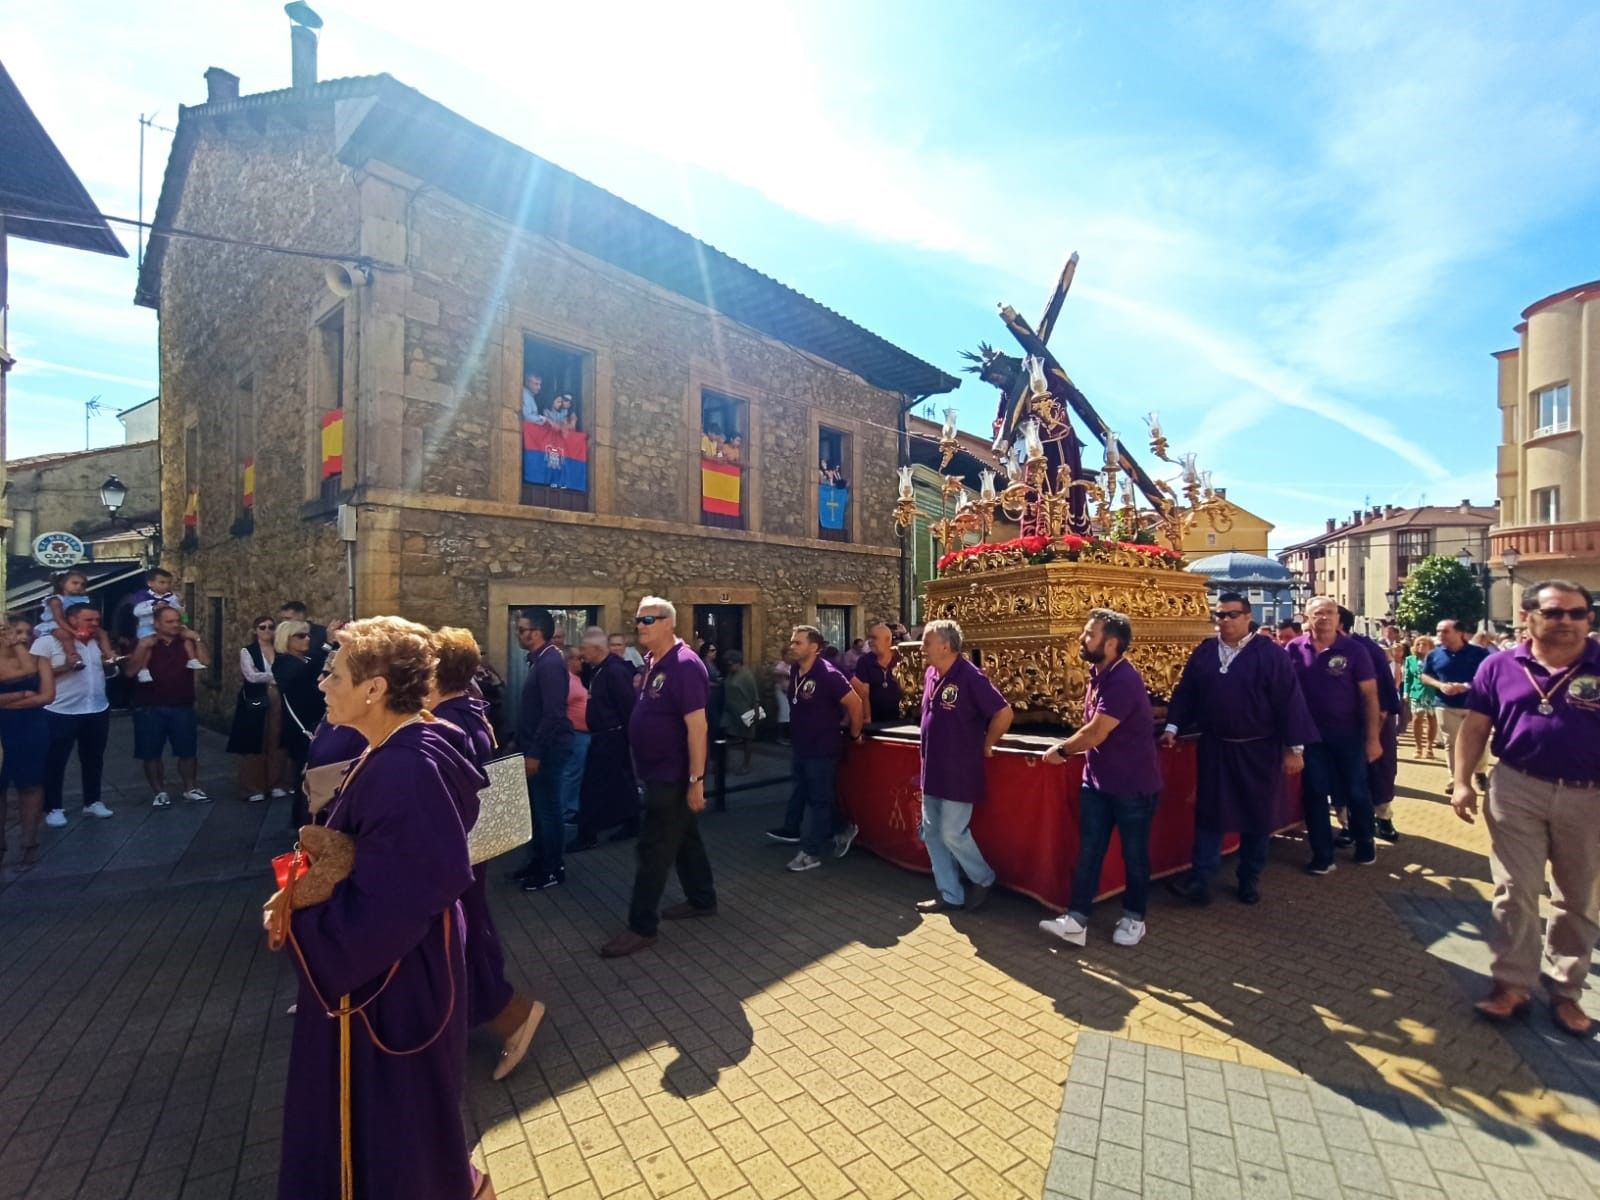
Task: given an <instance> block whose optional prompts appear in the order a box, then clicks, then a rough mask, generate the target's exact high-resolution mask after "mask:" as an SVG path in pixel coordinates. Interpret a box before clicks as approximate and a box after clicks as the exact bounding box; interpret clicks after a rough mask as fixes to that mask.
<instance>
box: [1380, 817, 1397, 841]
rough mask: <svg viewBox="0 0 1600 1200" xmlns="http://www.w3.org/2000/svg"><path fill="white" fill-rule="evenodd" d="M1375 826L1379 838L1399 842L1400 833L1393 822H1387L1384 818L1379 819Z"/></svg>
mask: <svg viewBox="0 0 1600 1200" xmlns="http://www.w3.org/2000/svg"><path fill="white" fill-rule="evenodd" d="M1374 825H1375V826H1376V828H1377V831H1378V836H1379V837H1381V838H1382V839H1383V840H1384V841H1386V842H1398V841H1399V840H1400V831H1399V830H1398V829H1396V828H1395V827H1394V822H1393V821H1389V820H1385V819H1384V818H1382V817H1379V818H1378V820H1377V821H1375V822H1374Z"/></svg>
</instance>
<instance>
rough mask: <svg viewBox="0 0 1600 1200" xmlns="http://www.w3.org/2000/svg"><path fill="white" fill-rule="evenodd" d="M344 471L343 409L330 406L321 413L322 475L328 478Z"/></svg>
mask: <svg viewBox="0 0 1600 1200" xmlns="http://www.w3.org/2000/svg"><path fill="white" fill-rule="evenodd" d="M343 471H344V409H342V408H332V409H329V410H328V411H327V412H325V413H323V414H322V477H323V478H324V479H330V478H332V477H333V476H335V475H338V474H341V473H342V472H343Z"/></svg>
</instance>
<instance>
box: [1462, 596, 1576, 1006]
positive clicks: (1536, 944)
mask: <svg viewBox="0 0 1600 1200" xmlns="http://www.w3.org/2000/svg"><path fill="white" fill-rule="evenodd" d="M1593 608H1594V597H1593V596H1591V595H1590V594H1589V591H1588V589H1587V588H1585V587H1583V586H1581V585H1579V584H1576V583H1572V582H1569V581H1568V580H1564V579H1547V580H1545V581H1543V582H1542V583H1536V584H1534V585H1533V586H1532V587H1530V588H1528V589H1527V590H1526V591H1524V592H1523V593H1522V612H1523V616H1524V617H1525V619H1526V621H1527V627H1528V637H1529V640H1528V641H1525V642H1522V643H1521V644H1520V645H1518V646H1517V647H1516V648H1515V649H1513V650H1503V651H1501V652H1500V653H1498V654H1492V655H1490V656H1489V658H1488V660H1487V661H1486V662H1485V663H1484V664H1483V666H1482V667H1481V668H1479V670H1478V673H1477V675H1476V677H1475V678H1474V679H1473V681H1472V687H1471V690H1470V691H1468V692H1467V696H1466V717H1465V718H1464V720H1463V721H1462V724H1461V731H1460V733H1458V734H1457V736H1456V754H1455V760H1454V765H1453V771H1454V777H1455V790H1454V794H1453V795H1452V797H1451V805H1452V807H1453V808H1454V809H1455V810H1456V815H1457V816H1459V817H1460V818H1461V819H1462V820H1463V821H1466V822H1467V823H1469V824H1471V823H1472V821H1473V820H1474V814H1475V813H1476V812H1477V809H1478V793H1477V790H1476V788H1475V787H1474V786H1473V784H1474V780H1473V766H1474V764H1475V763H1476V762H1477V761H1478V759H1479V758H1480V756H1481V755H1482V753H1483V750H1484V746H1485V744H1487V743H1488V742H1489V740H1490V733H1491V732H1492V733H1493V735H1494V742H1493V749H1494V753H1495V757H1496V758H1497V759H1498V760H1499V762H1498V764H1497V765H1496V766H1495V769H1494V773H1493V774H1492V775H1491V776H1490V778H1489V794H1488V799H1487V801H1486V803H1485V805H1484V812H1483V816H1484V823H1485V824H1486V825H1487V826H1488V827H1489V868H1490V871H1491V873H1492V874H1493V877H1494V906H1493V911H1492V915H1491V918H1490V922H1489V955H1490V974H1491V976H1492V977H1493V979H1494V986H1493V987H1492V988H1491V990H1490V992H1489V994H1488V996H1486V997H1485V998H1484V999H1482V1000H1480V1001H1478V1003H1477V1005H1476V1007H1477V1010H1478V1012H1479V1013H1480V1014H1482V1015H1483V1016H1485V1017H1488V1018H1489V1019H1491V1020H1497V1021H1504V1020H1509V1019H1511V1018H1513V1017H1518V1016H1521V1015H1522V1014H1524V1013H1525V1012H1527V1011H1528V1008H1529V1006H1530V1004H1531V1003H1532V1002H1531V999H1530V996H1531V993H1532V991H1533V989H1534V987H1535V985H1536V984H1538V983H1539V981H1540V978H1541V976H1542V977H1543V980H1544V985H1545V988H1546V990H1547V991H1548V992H1549V994H1550V1012H1551V1016H1552V1017H1553V1018H1554V1020H1555V1023H1556V1025H1557V1026H1558V1027H1559V1028H1560V1029H1561V1030H1562V1031H1564V1032H1566V1033H1569V1034H1572V1035H1573V1036H1574V1037H1588V1036H1589V1035H1590V1034H1591V1033H1592V1032H1593V1031H1594V1021H1593V1019H1591V1018H1590V1017H1589V1016H1588V1014H1586V1013H1585V1012H1584V1011H1583V1008H1582V1003H1581V997H1582V995H1583V985H1584V980H1585V978H1586V977H1587V976H1588V973H1589V959H1590V955H1591V954H1592V953H1593V951H1594V946H1595V942H1596V940H1597V939H1600V836H1597V834H1596V824H1597V814H1600V642H1596V641H1594V640H1593V639H1591V638H1590V637H1589V631H1590V630H1591V629H1592V628H1593V627H1594V611H1593ZM1546 863H1548V864H1549V874H1550V921H1549V924H1548V925H1547V926H1546V928H1545V931H1544V938H1543V943H1544V944H1543V947H1542V960H1541V946H1540V937H1539V898H1540V894H1541V893H1542V892H1543V891H1544V881H1545V867H1546Z"/></svg>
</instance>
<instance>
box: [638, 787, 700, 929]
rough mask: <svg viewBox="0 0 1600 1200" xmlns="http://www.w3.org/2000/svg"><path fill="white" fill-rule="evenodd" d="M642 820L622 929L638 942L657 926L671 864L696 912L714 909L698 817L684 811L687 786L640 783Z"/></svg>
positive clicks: (686, 805) (686, 802) (687, 803)
mask: <svg viewBox="0 0 1600 1200" xmlns="http://www.w3.org/2000/svg"><path fill="white" fill-rule="evenodd" d="M643 815H644V819H643V821H642V822H641V823H640V826H639V844H638V854H639V866H638V870H637V871H636V872H635V874H634V877H633V901H632V903H631V904H630V905H629V906H628V928H629V929H631V930H633V931H634V932H635V933H637V934H639V935H640V936H642V937H653V936H655V932H656V925H657V924H658V923H659V921H660V912H659V909H660V907H661V893H662V891H663V890H665V888H666V886H667V875H668V874H669V873H670V872H671V870H672V868H673V866H674V864H676V866H677V868H678V882H679V883H680V884H682V885H683V894H684V897H685V898H686V899H687V900H688V901H689V903H690V904H692V905H694V906H695V907H696V908H715V907H716V906H717V889H716V885H715V884H714V883H713V882H712V879H711V860H710V859H708V858H707V857H706V847H705V843H704V842H702V841H701V840H700V821H699V818H698V817H697V816H696V815H695V814H694V813H692V812H690V811H689V787H688V785H687V784H683V783H646V784H645V785H644V814H643Z"/></svg>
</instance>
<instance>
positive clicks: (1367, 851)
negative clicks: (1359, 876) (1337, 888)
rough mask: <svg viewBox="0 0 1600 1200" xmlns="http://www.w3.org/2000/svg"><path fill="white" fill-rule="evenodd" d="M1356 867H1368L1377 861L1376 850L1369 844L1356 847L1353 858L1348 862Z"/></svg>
mask: <svg viewBox="0 0 1600 1200" xmlns="http://www.w3.org/2000/svg"><path fill="white" fill-rule="evenodd" d="M1350 861H1351V862H1353V863H1355V864H1356V866H1358V867H1370V866H1371V865H1372V864H1373V863H1375V862H1377V861H1378V848H1377V847H1376V846H1374V845H1373V844H1372V843H1371V842H1368V843H1367V844H1366V845H1365V846H1358V847H1356V853H1355V857H1354V858H1352V859H1351V860H1350Z"/></svg>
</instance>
